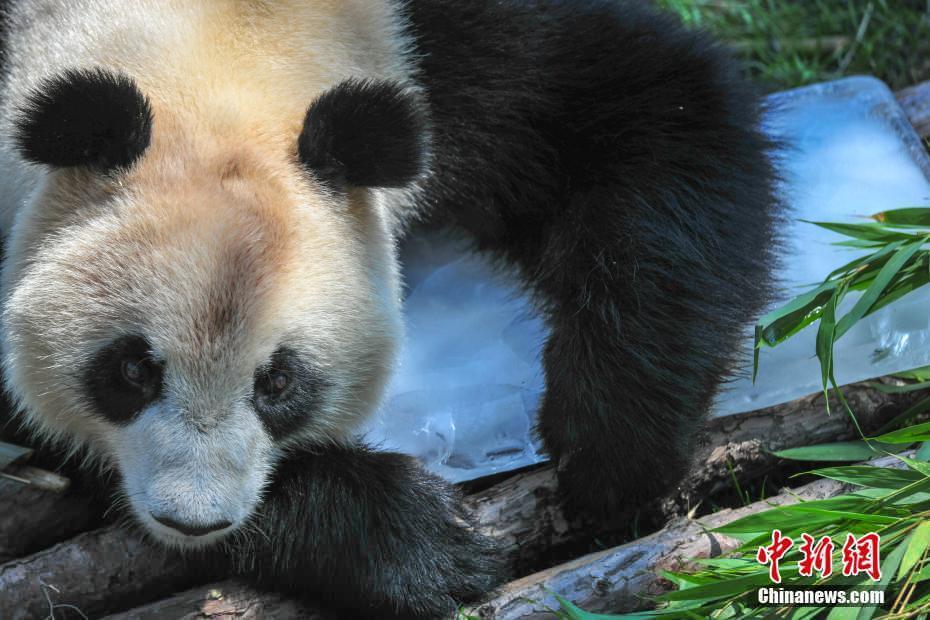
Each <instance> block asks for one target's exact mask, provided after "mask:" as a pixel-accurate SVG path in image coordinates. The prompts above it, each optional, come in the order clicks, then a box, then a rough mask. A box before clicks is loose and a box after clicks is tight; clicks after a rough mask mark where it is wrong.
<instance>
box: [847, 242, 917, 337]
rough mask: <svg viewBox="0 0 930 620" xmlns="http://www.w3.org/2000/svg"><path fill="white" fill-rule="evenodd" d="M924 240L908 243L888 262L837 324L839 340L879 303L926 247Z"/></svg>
mask: <svg viewBox="0 0 930 620" xmlns="http://www.w3.org/2000/svg"><path fill="white" fill-rule="evenodd" d="M924 241H925V240H924V239H920V240H919V241H915V242H914V243H908V244H906V245H903V246H901V248H900V249H899V250H898V251H897V252H895V253H894V256H892V257H891V258H890V259H888V262H887V263H885V265H884V266H883V267H882V268H881V271H879V273H878V275H877V276H875V280H874V281H873V282H872V284H870V285H869V288H868V289H867V290H866V291H865V293H863V294H862V296H861V297H860V298H859V299H857V300H856V304H855V305H854V306H853V308H852V310H850V311H849V312H848V313H847V314H846V316H844V317H843V318H841V319H840V320H839V322H838V323H837V324H836V339H837V340H839V339H840V338H842V337H843V335H844V334H845V333H846V332H847V331H849V330H850V328H852V326H853V325H855V324H856V322H858V321H859V320H860V319H861V318H862V317H864V316H865V315H866V313H867V312H868V311H869V309H870V308H871V307H872V306H873V305H874V304H875V302H877V301H878V299H879V297H880V296H881V294H882V292H883V291H884V290H885V288H887V286H888V285H889V284H890V283H891V281H892V280H893V279H894V277H895V275H897V273H898V272H899V271H901V269H903V268H904V266H905V265H906V264H907V263H908V261H910V260H911V259H912V258H913V257H914V255H915V254H916V253H917V252H918V251H919V250H920V248H921V247H922V246H923V245H924Z"/></svg>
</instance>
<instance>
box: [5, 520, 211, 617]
mask: <svg viewBox="0 0 930 620" xmlns="http://www.w3.org/2000/svg"><path fill="white" fill-rule="evenodd" d="M196 581H197V579H196V578H195V577H193V576H192V575H190V574H189V573H188V571H186V570H185V569H184V566H183V564H182V562H181V559H180V557H179V556H178V555H177V554H173V553H170V552H168V551H166V550H163V549H158V548H154V547H152V546H151V545H147V544H144V543H143V542H142V541H141V540H140V539H139V538H138V537H137V536H135V535H133V534H131V533H129V532H127V531H124V530H121V529H118V528H116V527H115V526H113V527H108V528H103V529H99V530H95V531H92V532H85V533H83V534H80V535H78V536H76V537H74V538H73V539H71V540H69V541H67V542H64V543H61V544H59V545H56V546H54V547H51V548H50V549H46V550H45V551H40V552H39V553H36V554H33V555H31V556H28V557H26V558H22V559H19V560H13V561H11V562H7V563H6V564H4V565H2V566H0V610H3V617H4V618H10V619H13V620H16V619H23V620H25V619H27V618H46V617H49V616H50V615H51V616H52V617H55V613H54V611H55V609H57V608H59V607H60V608H62V609H64V608H71V609H79V610H80V611H81V613H83V614H85V616H87V617H93V616H98V615H100V614H101V613H106V611H107V610H109V609H120V608H123V609H125V608H126V607H131V606H133V605H138V604H140V603H143V602H145V601H148V600H151V599H153V598H158V597H161V596H166V595H168V594H170V593H172V592H177V591H178V590H179V589H182V588H187V587H190V586H191V585H192V584H193V583H196Z"/></svg>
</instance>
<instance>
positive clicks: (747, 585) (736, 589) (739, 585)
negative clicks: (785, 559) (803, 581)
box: [659, 566, 798, 601]
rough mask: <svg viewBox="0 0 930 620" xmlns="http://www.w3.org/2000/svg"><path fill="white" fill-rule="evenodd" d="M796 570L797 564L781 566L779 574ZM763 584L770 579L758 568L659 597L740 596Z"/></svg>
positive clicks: (692, 598)
mask: <svg viewBox="0 0 930 620" xmlns="http://www.w3.org/2000/svg"><path fill="white" fill-rule="evenodd" d="M761 568H762V567H761V566H760V569H761ZM797 570H798V569H797V566H795V567H788V568H787V569H786V567H785V566H782V569H781V574H782V576H783V577H787V576H788V575H789V574H796V573H797ZM764 584H771V581H770V580H769V574H768V572H767V571H764V570H760V571H759V572H757V573H755V574H752V575H745V576H742V577H736V578H733V579H725V580H721V581H718V582H716V583H710V584H707V585H703V586H697V587H694V588H688V589H687V590H682V591H679V592H669V593H667V594H663V595H662V596H661V597H659V598H660V599H661V600H666V601H692V600H701V601H705V600H709V599H715V598H724V597H730V596H741V595H743V594H746V592H748V591H749V590H751V589H752V588H753V586H759V585H764Z"/></svg>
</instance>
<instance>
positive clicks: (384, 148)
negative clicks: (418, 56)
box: [297, 80, 428, 189]
mask: <svg viewBox="0 0 930 620" xmlns="http://www.w3.org/2000/svg"><path fill="white" fill-rule="evenodd" d="M427 131H428V124H427V116H426V111H425V110H424V108H423V106H422V105H421V103H420V100H419V98H418V97H417V96H416V95H415V94H414V93H413V92H411V91H410V90H408V89H405V88H403V87H402V86H400V85H399V84H396V83H393V82H385V81H371V80H365V81H361V80H348V81H345V82H342V83H341V84H339V85H338V86H335V87H334V88H332V89H331V90H329V91H327V92H325V93H323V94H322V95H320V97H319V98H317V100H316V101H314V102H313V103H312V104H311V105H310V108H309V109H308V110H307V116H306V118H305V119H304V128H303V131H302V132H301V133H300V138H299V140H298V143H297V148H298V154H299V156H300V161H301V163H303V165H304V166H306V167H307V168H308V169H309V170H310V171H311V172H313V174H314V175H315V176H316V177H317V178H318V179H319V180H320V181H322V182H324V183H326V184H328V185H330V186H331V187H334V188H337V189H342V188H345V187H346V186H352V187H403V186H405V185H408V184H409V183H411V182H412V181H413V180H414V179H416V177H417V176H419V175H420V174H421V173H422V172H423V170H424V168H425V165H426V149H427V146H426V145H427Z"/></svg>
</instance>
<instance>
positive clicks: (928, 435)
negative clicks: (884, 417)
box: [873, 422, 930, 444]
mask: <svg viewBox="0 0 930 620" xmlns="http://www.w3.org/2000/svg"><path fill="white" fill-rule="evenodd" d="M873 439H874V441H878V442H882V443H892V444H912V443H915V442H918V441H928V440H930V422H923V423H921V424H915V425H914V426H908V427H907V428H902V429H899V430H896V431H891V432H890V433H885V434H884V435H879V436H878V437H874V438H873Z"/></svg>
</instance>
